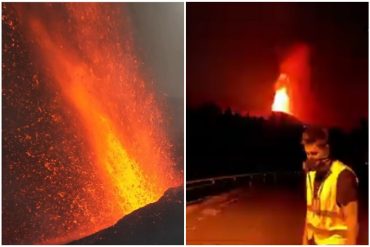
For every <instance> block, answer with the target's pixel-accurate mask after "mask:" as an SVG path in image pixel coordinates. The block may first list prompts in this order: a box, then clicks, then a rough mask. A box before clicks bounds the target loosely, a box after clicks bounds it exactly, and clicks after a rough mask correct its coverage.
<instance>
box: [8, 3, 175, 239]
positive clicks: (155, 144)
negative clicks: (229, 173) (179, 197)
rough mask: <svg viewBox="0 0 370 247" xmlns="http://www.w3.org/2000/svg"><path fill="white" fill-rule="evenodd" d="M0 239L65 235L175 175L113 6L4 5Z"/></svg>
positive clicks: (169, 183)
mask: <svg viewBox="0 0 370 247" xmlns="http://www.w3.org/2000/svg"><path fill="white" fill-rule="evenodd" d="M2 8H3V39H4V40H3V56H4V59H3V99H4V105H3V120H4V124H3V128H4V130H3V133H4V135H3V138H4V139H3V188H4V190H3V241H4V242H3V243H5V244H30V243H66V242H67V241H70V240H73V239H78V238H81V237H83V236H86V235H88V234H91V233H94V232H96V231H98V230H100V229H102V228H104V227H107V226H110V225H112V224H114V223H115V222H116V221H117V220H118V219H119V218H120V217H122V216H123V215H126V214H128V213H130V212H132V211H133V210H135V209H138V208H140V207H143V206H145V205H147V204H149V203H152V202H154V201H156V200H158V199H159V198H160V197H161V196H162V195H163V193H164V191H166V190H167V189H168V188H170V187H173V186H176V185H180V184H181V182H182V181H181V178H180V172H179V171H177V170H176V169H175V167H174V158H173V157H172V150H171V148H172V145H171V143H170V142H169V140H168V137H167V133H166V132H165V123H166V118H165V116H164V115H163V113H162V112H161V110H160V105H159V104H158V101H157V99H156V94H155V91H154V89H153V88H152V86H151V85H149V84H148V83H147V82H146V81H145V80H144V75H143V71H142V67H141V66H142V64H140V62H139V59H138V58H137V56H136V55H135V48H134V40H133V37H132V30H131V29H132V28H131V24H130V19H129V17H128V15H129V12H128V11H127V10H125V8H122V4H101V3H91V4H90V3H89V4H85V3H82V4H77V3H66V4H61V3H47V4H24V3H22V4H17V3H16V4H7V3H5V4H3V6H2Z"/></svg>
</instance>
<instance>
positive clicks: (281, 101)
mask: <svg viewBox="0 0 370 247" xmlns="http://www.w3.org/2000/svg"><path fill="white" fill-rule="evenodd" d="M287 80H288V77H287V76H286V75H284V74H281V75H280V77H279V80H278V83H277V89H276V92H275V97H274V102H273V104H272V111H276V112H285V113H288V114H291V109H290V98H289V94H288V89H287V85H286V83H285V82H286V81H287ZM279 84H280V85H279Z"/></svg>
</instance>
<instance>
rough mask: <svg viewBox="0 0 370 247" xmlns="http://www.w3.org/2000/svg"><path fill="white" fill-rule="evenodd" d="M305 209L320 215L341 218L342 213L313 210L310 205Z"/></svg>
mask: <svg viewBox="0 0 370 247" xmlns="http://www.w3.org/2000/svg"><path fill="white" fill-rule="evenodd" d="M307 210H308V211H310V212H312V213H314V214H316V215H317V216H320V217H329V218H340V219H341V218H342V214H340V213H337V212H332V211H325V210H315V209H314V208H313V207H312V205H308V206H307Z"/></svg>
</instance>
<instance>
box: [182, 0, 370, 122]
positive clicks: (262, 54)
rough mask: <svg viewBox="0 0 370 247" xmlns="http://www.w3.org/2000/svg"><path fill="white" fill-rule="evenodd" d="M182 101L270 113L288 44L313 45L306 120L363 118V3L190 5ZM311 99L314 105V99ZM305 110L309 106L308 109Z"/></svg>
mask: <svg viewBox="0 0 370 247" xmlns="http://www.w3.org/2000/svg"><path fill="white" fill-rule="evenodd" d="M186 9H187V11H186V22H187V23H186V29H187V30H186V32H187V33H186V35H187V36H186V46H187V48H186V51H187V54H186V56H187V57H186V58H187V60H186V61H187V62H186V63H187V64H186V65H187V67H186V73H187V78H186V79H187V82H186V83H187V104H188V106H198V105H200V104H203V103H206V102H212V103H215V104H218V105H219V106H221V107H222V108H226V107H229V106H230V107H231V108H232V109H233V110H234V111H237V112H240V113H247V112H249V113H250V114H252V115H259V116H261V115H262V116H267V115H269V114H270V111H271V105H272V101H273V97H274V90H275V89H274V84H275V81H276V79H277V78H278V76H279V73H280V72H279V66H280V63H281V60H282V59H283V57H284V54H286V51H287V50H288V49H289V47H291V46H293V45H295V44H297V43H304V44H305V45H307V46H308V47H309V49H310V61H309V65H310V83H309V87H308V90H309V91H310V92H304V93H302V95H305V94H307V93H309V94H310V95H312V97H311V98H310V99H307V101H308V102H307V104H310V106H312V105H314V106H315V107H314V108H312V107H311V108H312V114H311V115H310V118H309V119H305V120H304V121H305V122H308V123H315V124H321V125H327V126H333V125H334V126H339V127H345V128H348V127H349V128H352V127H356V126H357V125H358V124H359V121H360V119H361V118H367V117H368V4H367V3H233V4H227V3H217V4H216V3H212V4H208V3H188V4H187V6H186ZM312 101H315V102H312ZM308 108H309V107H308Z"/></svg>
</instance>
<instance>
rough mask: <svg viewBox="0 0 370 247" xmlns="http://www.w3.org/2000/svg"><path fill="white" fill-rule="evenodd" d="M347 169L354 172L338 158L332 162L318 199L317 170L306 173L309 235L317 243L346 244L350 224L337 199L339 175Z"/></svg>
mask: <svg viewBox="0 0 370 247" xmlns="http://www.w3.org/2000/svg"><path fill="white" fill-rule="evenodd" d="M345 169H348V170H349V171H351V172H353V170H352V169H351V168H349V167H348V166H346V165H345V164H343V163H342V162H340V161H338V160H336V161H334V162H333V163H332V165H331V167H330V171H329V173H328V175H327V177H326V179H325V180H324V181H323V182H322V184H321V186H320V188H319V190H318V192H317V198H316V199H315V198H314V197H313V193H314V191H313V190H314V182H315V175H316V171H310V172H308V173H307V175H306V187H307V189H306V190H307V193H306V197H307V214H306V223H307V237H308V239H312V238H314V240H315V243H317V244H345V242H346V236H347V230H348V226H347V225H346V223H345V221H344V216H343V212H342V210H341V208H340V207H338V205H337V200H336V194H337V181H338V176H339V174H340V173H341V172H342V171H343V170H345ZM353 174H355V173H354V172H353ZM356 179H357V178H356Z"/></svg>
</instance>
